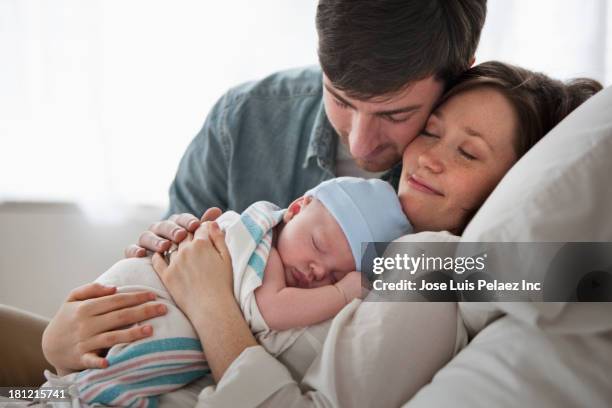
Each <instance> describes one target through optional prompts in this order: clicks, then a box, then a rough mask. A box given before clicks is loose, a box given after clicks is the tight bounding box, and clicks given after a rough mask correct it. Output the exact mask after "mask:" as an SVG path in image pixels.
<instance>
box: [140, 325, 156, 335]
mask: <svg viewBox="0 0 612 408" xmlns="http://www.w3.org/2000/svg"><path fill="white" fill-rule="evenodd" d="M140 331H141V332H142V334H147V335H148V334H151V333H153V328H152V327H151V326H142V329H140Z"/></svg>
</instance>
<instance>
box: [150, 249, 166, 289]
mask: <svg viewBox="0 0 612 408" xmlns="http://www.w3.org/2000/svg"><path fill="white" fill-rule="evenodd" d="M151 264H152V265H153V269H155V272H156V273H157V275H158V276H159V279H161V280H162V282H163V281H164V279H163V277H164V276H165V275H166V270H167V269H168V264H167V263H166V260H165V259H164V257H163V256H161V255H160V254H154V255H153V257H152V258H151Z"/></svg>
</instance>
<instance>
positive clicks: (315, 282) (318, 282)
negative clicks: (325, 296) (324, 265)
mask: <svg viewBox="0 0 612 408" xmlns="http://www.w3.org/2000/svg"><path fill="white" fill-rule="evenodd" d="M332 284H333V281H332V279H331V278H330V277H329V276H326V277H324V278H323V279H320V280H313V281H312V282H310V288H311V289H312V288H320V287H321V286H327V285H332Z"/></svg>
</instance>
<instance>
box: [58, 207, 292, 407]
mask: <svg viewBox="0 0 612 408" xmlns="http://www.w3.org/2000/svg"><path fill="white" fill-rule="evenodd" d="M283 212H284V211H283V210H281V209H280V208H279V207H277V206H275V205H274V204H271V203H268V202H263V201H262V202H257V203H255V204H253V205H251V206H250V207H249V208H247V209H246V210H245V211H244V212H243V213H242V214H237V213H235V212H231V211H229V212H226V213H225V214H223V215H222V216H221V217H219V219H218V220H217V222H218V224H219V226H220V227H221V228H222V229H224V230H225V241H226V243H227V245H228V248H229V251H230V254H231V257H232V266H233V271H234V296H235V297H236V299H237V301H238V303H239V305H240V307H241V309H242V312H243V314H244V317H245V320H246V321H247V322H248V324H249V326H250V328H251V331H252V332H253V334H254V335H255V336H256V338H257V339H258V341H259V342H260V343H261V344H262V345H263V346H264V347H265V348H266V349H267V350H268V351H269V352H270V353H271V354H273V355H278V354H280V353H282V352H283V351H284V350H286V349H287V348H288V347H290V346H291V344H292V343H293V342H294V341H295V339H296V338H297V337H298V336H299V334H300V333H301V332H302V330H301V329H295V330H287V331H282V332H274V331H271V330H270V329H269V327H268V325H267V324H266V322H265V321H264V319H263V317H262V315H261V313H260V312H259V308H258V307H257V304H256V302H255V295H254V290H255V289H256V288H257V287H259V286H260V285H261V283H262V280H263V274H264V269H265V265H266V261H267V258H268V255H269V253H270V249H271V245H272V236H273V228H274V226H276V225H277V224H278V223H279V222H280V221H281V220H282V215H283ZM96 282H99V283H102V284H105V285H114V286H116V287H117V290H118V292H122V293H125V292H135V291H143V290H146V291H152V292H154V293H156V294H157V296H158V299H157V300H158V302H160V303H163V304H165V305H166V307H167V309H168V313H167V314H166V315H164V316H160V317H156V318H154V319H151V320H148V321H146V323H147V324H150V325H152V326H153V335H152V336H151V337H149V338H146V339H142V340H138V341H135V342H133V343H129V344H121V345H116V346H113V347H112V348H111V349H110V350H109V352H108V354H107V359H108V362H109V366H108V367H107V368H104V369H89V370H85V371H82V372H79V373H74V374H71V375H70V377H72V378H66V380H69V381H70V382H72V383H73V384H74V385H76V389H77V390H78V399H79V400H80V402H81V403H85V404H95V403H99V404H104V405H113V406H138V407H140V406H142V407H151V406H155V405H156V402H157V401H156V397H155V396H156V395H159V394H162V393H165V392H168V391H171V390H174V389H177V388H180V387H182V386H184V385H185V384H187V383H189V382H191V381H193V380H195V379H196V378H199V377H201V376H203V375H205V374H206V373H207V372H208V368H207V365H206V361H205V356H204V353H203V350H202V346H201V344H200V342H199V340H198V336H197V334H196V332H195V330H194V329H193V327H192V325H191V323H190V322H189V320H188V319H187V317H186V316H185V315H184V314H183V313H182V312H181V311H180V310H179V308H178V307H177V306H176V304H175V303H174V302H173V300H172V298H171V297H170V294H169V293H168V292H167V290H166V289H165V287H164V285H163V284H162V282H161V280H160V279H159V277H158V276H157V274H156V273H155V271H154V269H153V266H152V264H151V259H150V258H131V259H124V260H121V261H119V262H117V263H116V264H115V265H113V266H112V267H111V268H110V269H109V270H107V271H106V272H105V273H104V274H102V275H101V276H100V277H99V278H98V279H96ZM204 348H205V347H204Z"/></svg>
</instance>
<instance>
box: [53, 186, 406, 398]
mask: <svg viewBox="0 0 612 408" xmlns="http://www.w3.org/2000/svg"><path fill="white" fill-rule="evenodd" d="M217 223H218V224H219V226H220V227H221V228H222V229H224V230H225V241H226V243H227V245H228V248H229V250H230V253H231V257H232V266H233V270H234V295H235V297H236V299H237V301H238V303H239V304H240V307H241V309H242V312H243V314H244V317H245V320H246V321H247V322H248V323H249V325H250V328H251V330H252V332H253V333H254V334H255V336H256V338H257V339H258V341H259V342H260V343H261V344H262V345H263V346H264V347H265V348H266V349H267V350H268V351H269V352H270V353H271V354H273V355H278V354H280V353H282V352H283V351H284V350H286V349H287V348H288V347H289V346H290V345H291V344H292V343H293V342H294V341H295V339H296V338H297V337H298V336H299V334H300V333H301V331H302V328H303V327H305V326H309V325H313V324H316V323H319V322H322V321H325V320H327V319H330V318H332V317H333V316H335V315H336V314H337V313H338V312H339V311H340V310H341V309H342V308H343V307H344V306H345V305H346V304H347V303H348V302H349V301H351V300H352V299H354V298H356V297H359V296H360V295H361V282H360V279H361V278H360V274H359V273H358V272H355V271H359V269H360V264H361V243H362V242H371V241H391V240H393V239H395V238H397V237H399V236H402V235H405V234H406V233H408V232H410V229H411V227H410V224H409V223H408V221H407V219H406V216H405V215H404V213H403V212H402V208H401V206H400V203H399V200H398V197H397V195H396V193H395V191H394V190H393V188H392V187H391V185H389V184H388V183H386V182H384V181H381V180H364V179H359V178H352V177H342V178H336V179H332V180H328V181H326V182H323V183H321V184H320V185H318V186H317V187H315V188H313V189H312V190H310V191H308V192H307V193H306V194H305V195H304V196H303V197H300V198H298V199H297V200H295V201H294V202H293V203H291V205H290V206H289V207H288V208H287V209H286V210H281V209H280V208H279V207H277V206H275V205H274V204H271V203H268V202H263V201H262V202H257V203H255V204H253V205H251V206H250V207H249V208H247V209H246V210H245V211H244V212H243V213H242V214H237V213H235V212H232V211H229V212H226V213H225V214H223V215H222V216H221V217H220V218H219V219H218V220H217ZM96 282H99V283H102V284H105V285H113V286H116V287H117V288H118V291H119V292H130V291H142V290H147V291H153V292H155V293H156V294H157V296H158V300H159V301H160V302H161V303H164V304H165V305H166V306H167V309H168V313H167V314H166V315H164V316H161V317H157V318H154V319H152V320H150V321H148V322H147V324H150V325H152V326H153V336H152V337H149V338H147V339H142V340H139V341H136V342H133V343H130V344H123V345H117V346H114V347H112V348H111V349H110V350H109V351H108V354H107V356H106V357H107V360H108V363H109V366H108V367H107V368H104V369H89V370H85V371H82V372H79V373H73V374H70V375H69V376H67V377H65V378H64V379H62V381H63V383H64V384H72V383H74V384H76V388H77V389H78V398H79V399H80V401H81V402H84V403H87V404H95V403H100V404H104V405H113V406H128V405H129V406H154V405H155V403H156V397H155V396H156V395H159V394H162V393H165V392H168V391H171V390H174V389H177V388H180V387H182V386H184V385H185V384H187V383H189V382H191V381H193V380H195V379H196V378H198V377H200V376H202V375H204V374H206V373H207V372H208V369H207V365H206V360H205V355H204V352H203V350H202V345H201V344H200V342H199V340H198V336H197V334H196V333H195V331H194V329H193V327H192V326H191V324H190V322H189V320H188V319H187V318H186V316H185V315H183V313H182V312H181V311H180V310H179V309H178V307H176V305H175V304H174V302H173V301H172V298H171V297H170V295H169V294H168V292H167V291H166V289H165V288H164V286H163V284H162V282H161V281H160V279H159V278H158V276H157V274H156V273H155V271H154V270H153V267H152V265H151V260H150V259H149V258H132V259H124V260H122V261H119V262H118V263H116V264H115V265H113V266H112V267H111V268H110V269H109V270H108V271H106V272H105V273H104V274H102V275H101V276H100V277H99V278H98V279H97V280H96ZM204 348H205V345H204Z"/></svg>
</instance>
